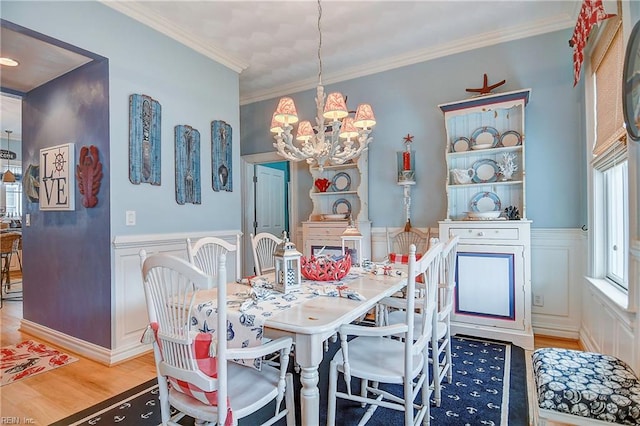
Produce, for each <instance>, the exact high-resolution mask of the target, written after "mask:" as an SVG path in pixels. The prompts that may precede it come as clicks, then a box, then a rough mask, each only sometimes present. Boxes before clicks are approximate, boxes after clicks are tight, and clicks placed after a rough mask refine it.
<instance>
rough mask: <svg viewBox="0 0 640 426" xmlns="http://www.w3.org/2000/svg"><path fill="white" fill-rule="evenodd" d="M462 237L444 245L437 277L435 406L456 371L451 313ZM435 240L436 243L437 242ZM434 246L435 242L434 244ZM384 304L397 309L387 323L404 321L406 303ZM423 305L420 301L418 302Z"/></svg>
mask: <svg viewBox="0 0 640 426" xmlns="http://www.w3.org/2000/svg"><path fill="white" fill-rule="evenodd" d="M459 240H460V237H458V236H455V237H451V238H450V239H449V240H448V241H447V242H446V243H444V244H443V247H442V252H441V257H442V260H441V263H440V271H439V278H438V299H437V300H438V310H437V312H436V316H435V320H434V321H435V322H434V325H433V334H432V336H431V337H432V339H431V359H430V361H429V362H430V363H431V367H432V371H433V373H432V374H433V377H435V378H437V379H436V380H434V392H433V397H434V400H435V402H436V406H438V407H439V406H440V404H441V402H442V382H443V380H444V378H445V377H446V378H447V382H448V383H451V381H452V379H453V368H452V361H451V313H452V311H453V294H454V291H455V265H456V258H457V253H458V242H459ZM434 241H436V240H434ZM432 244H433V242H432ZM381 303H384V304H385V306H386V307H390V308H392V309H395V310H394V311H392V312H387V313H386V317H385V318H386V324H398V323H401V322H402V321H404V310H405V309H406V306H407V300H406V298H405V299H402V298H397V297H391V298H385V299H383V301H382V302H381ZM416 304H417V305H420V300H419V299H418V300H417V301H416ZM415 321H416V324H419V323H420V322H421V321H422V314H421V313H420V311H419V310H418V309H416V317H415Z"/></svg>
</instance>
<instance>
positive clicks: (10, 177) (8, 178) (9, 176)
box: [2, 130, 16, 183]
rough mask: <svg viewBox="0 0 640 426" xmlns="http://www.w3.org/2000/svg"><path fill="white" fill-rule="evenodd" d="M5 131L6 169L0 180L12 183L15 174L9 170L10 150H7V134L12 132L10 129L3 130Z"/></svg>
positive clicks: (14, 179)
mask: <svg viewBox="0 0 640 426" xmlns="http://www.w3.org/2000/svg"><path fill="white" fill-rule="evenodd" d="M5 132H7V171H6V172H4V174H3V175H2V182H4V183H13V182H15V181H16V175H14V174H13V172H12V171H11V170H9V157H10V156H11V150H9V136H10V135H11V133H13V131H12V130H5Z"/></svg>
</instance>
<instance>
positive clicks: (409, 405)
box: [327, 243, 442, 425]
mask: <svg viewBox="0 0 640 426" xmlns="http://www.w3.org/2000/svg"><path fill="white" fill-rule="evenodd" d="M441 252H442V244H441V243H438V244H437V245H435V246H434V247H433V248H431V249H430V250H429V251H428V252H427V253H426V254H425V255H424V256H423V257H422V258H421V259H420V260H416V247H415V245H411V247H410V249H409V276H408V278H407V281H408V284H407V293H409V294H413V293H414V291H415V285H416V277H418V276H422V277H423V280H424V282H425V284H426V286H427V294H426V295H425V297H424V298H423V299H421V305H422V306H420V308H421V310H422V311H423V315H422V317H421V318H422V320H421V321H420V323H419V324H416V323H415V321H414V318H415V308H416V300H417V299H416V298H409V299H407V306H406V308H407V309H406V310H404V311H402V312H403V314H404V320H403V321H402V322H401V323H398V324H394V325H388V326H380V327H367V326H360V325H354V324H348V325H343V326H341V327H340V329H339V334H340V346H341V348H340V349H339V350H338V352H337V353H336V355H335V356H334V357H333V359H332V360H331V362H330V364H329V408H328V411H327V424H328V425H334V424H335V420H336V408H337V399H338V398H341V399H346V400H351V401H354V402H358V403H360V404H361V405H363V406H364V407H366V411H365V412H364V414H363V417H362V418H361V420H360V422H359V424H360V425H363V424H365V423H366V422H367V421H369V419H370V418H371V417H372V416H373V414H374V412H375V411H376V409H377V408H379V407H384V408H390V409H394V410H399V411H404V419H405V420H404V424H405V425H416V424H419V423H421V422H422V424H425V425H427V424H429V412H430V401H429V399H430V396H431V393H432V391H433V388H432V383H431V380H430V379H429V361H428V357H429V343H430V341H431V334H432V327H433V322H434V319H435V313H436V304H437V286H438V274H439V266H440V261H441V255H440V254H441ZM350 336H356V337H354V338H353V339H349V337H350ZM398 336H400V337H401V338H398ZM340 373H341V374H342V376H343V377H344V381H345V384H346V391H344V392H343V391H339V390H338V379H339V374H340ZM352 379H359V380H360V392H359V394H356V393H355V390H352V384H353V383H352ZM384 384H395V385H401V388H402V394H401V395H398V394H397V393H393V392H392V389H390V388H388V387H384V386H383V385H384ZM419 391H421V399H420V401H417V395H418V393H419ZM414 410H416V411H415V412H414Z"/></svg>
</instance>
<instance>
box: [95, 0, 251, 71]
mask: <svg viewBox="0 0 640 426" xmlns="http://www.w3.org/2000/svg"><path fill="white" fill-rule="evenodd" d="M99 1H100V2H101V3H102V4H104V5H105V6H109V7H110V8H112V9H114V10H116V11H118V12H120V13H122V14H124V15H126V16H128V17H130V18H132V19H135V20H136V21H138V22H140V23H142V24H144V25H146V26H148V27H150V28H153V29H154V30H156V31H158V32H160V33H161V34H164V35H166V36H168V37H170V38H172V39H174V40H176V41H178V42H180V43H182V44H184V45H185V46H187V47H189V48H190V49H193V50H195V51H196V52H198V53H201V54H203V55H204V56H206V57H208V58H210V59H213V60H214V61H216V62H219V63H220V64H222V65H224V66H226V67H227V68H230V69H232V70H233V71H235V72H237V73H240V72H242V71H243V70H245V69H246V68H247V67H248V66H249V64H248V62H247V61H244V60H242V59H240V58H237V57H235V56H233V55H230V54H229V53H227V52H225V51H224V50H223V49H221V48H218V47H216V46H213V45H211V44H204V43H202V42H201V41H200V40H198V39H197V38H194V37H192V36H191V35H190V34H188V33H187V32H185V31H182V30H181V29H180V28H177V27H176V26H175V25H174V24H173V23H172V22H171V21H169V20H167V19H165V18H163V17H162V16H160V15H158V14H156V13H153V12H151V11H149V10H147V9H143V8H142V7H140V6H139V5H138V4H137V3H135V2H125V1H109V0H99Z"/></svg>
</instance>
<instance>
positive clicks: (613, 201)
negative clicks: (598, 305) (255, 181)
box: [602, 161, 629, 290]
mask: <svg viewBox="0 0 640 426" xmlns="http://www.w3.org/2000/svg"><path fill="white" fill-rule="evenodd" d="M627 169H628V167H627V161H624V162H623V163H621V164H617V165H615V166H613V167H611V168H609V169H607V170H605V171H604V173H603V176H602V178H603V198H604V224H605V226H606V230H605V232H604V235H605V245H604V253H603V258H604V259H603V260H605V261H604V262H603V264H604V274H605V276H606V278H607V279H608V280H610V281H612V282H613V283H615V284H616V285H619V286H620V287H622V288H624V289H625V290H628V288H629V287H628V280H627V255H628V253H627V247H628V245H629V241H628V234H629V233H628V232H627V231H626V230H627V229H628V223H629V221H628V220H627V212H628V202H627V201H628V200H627V198H628V197H627V194H628V185H627V176H628V173H627Z"/></svg>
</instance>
